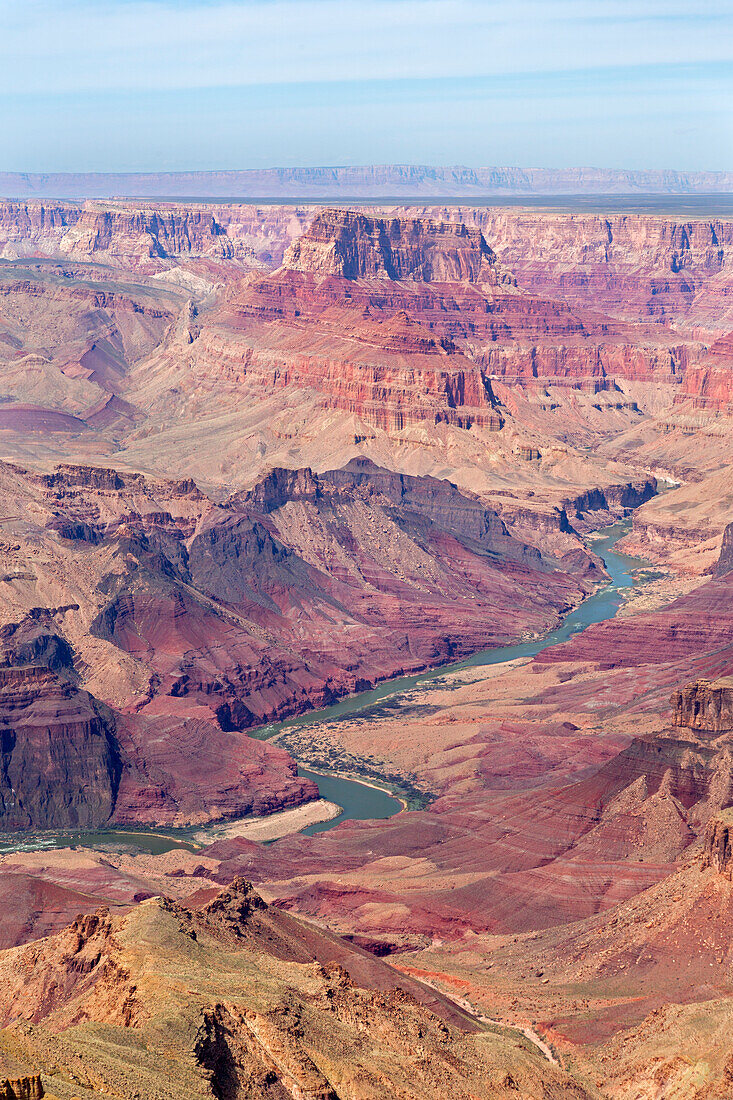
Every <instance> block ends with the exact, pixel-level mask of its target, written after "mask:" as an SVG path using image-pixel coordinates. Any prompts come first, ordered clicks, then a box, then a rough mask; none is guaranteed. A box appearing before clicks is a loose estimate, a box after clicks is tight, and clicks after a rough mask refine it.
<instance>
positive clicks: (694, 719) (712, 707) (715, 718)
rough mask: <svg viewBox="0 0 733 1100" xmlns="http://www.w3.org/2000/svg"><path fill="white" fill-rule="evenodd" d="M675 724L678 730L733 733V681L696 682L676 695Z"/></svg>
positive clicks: (674, 696)
mask: <svg viewBox="0 0 733 1100" xmlns="http://www.w3.org/2000/svg"><path fill="white" fill-rule="evenodd" d="M670 702H671V704H672V720H673V722H674V724H675V725H676V726H684V727H686V728H687V729H691V730H701V731H704V732H710V733H722V732H724V731H727V730H733V679H731V678H725V679H721V680H696V681H695V683H694V684H687V685H686V686H685V687H683V688H680V689H679V690H678V691H676V692H675V693H674V695H673V696H672V699H671V700H670Z"/></svg>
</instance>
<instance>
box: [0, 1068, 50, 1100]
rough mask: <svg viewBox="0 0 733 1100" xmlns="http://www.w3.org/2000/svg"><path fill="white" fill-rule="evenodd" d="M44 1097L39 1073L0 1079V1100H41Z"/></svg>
mask: <svg viewBox="0 0 733 1100" xmlns="http://www.w3.org/2000/svg"><path fill="white" fill-rule="evenodd" d="M45 1095H46V1093H45V1091H44V1088H43V1082H42V1081H41V1075H40V1073H32V1074H27V1075H25V1076H23V1077H0V1100H42V1098H43V1097H44V1096H45Z"/></svg>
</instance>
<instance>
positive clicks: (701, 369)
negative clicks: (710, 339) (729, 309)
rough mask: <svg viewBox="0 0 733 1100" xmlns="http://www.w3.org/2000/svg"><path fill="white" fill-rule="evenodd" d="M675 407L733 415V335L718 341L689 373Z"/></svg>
mask: <svg viewBox="0 0 733 1100" xmlns="http://www.w3.org/2000/svg"><path fill="white" fill-rule="evenodd" d="M674 403H675V405H683V404H684V405H687V406H688V408H691V409H695V410H698V409H701V410H704V411H705V412H707V413H722V414H724V415H726V416H733V333H729V334H728V335H727V336H725V337H721V338H720V339H719V340H716V341H715V343H714V344H713V345H712V346H711V347H710V349H709V350H708V352H707V354H706V355H705V356H704V357H703V358H702V359H701V361H700V362H699V363H697V364H695V365H694V366H692V367H690V368H689V369H688V371H687V372H686V374H685V379H684V383H683V385H682V386H681V388H680V392H679V393H677V394H675V398H674Z"/></svg>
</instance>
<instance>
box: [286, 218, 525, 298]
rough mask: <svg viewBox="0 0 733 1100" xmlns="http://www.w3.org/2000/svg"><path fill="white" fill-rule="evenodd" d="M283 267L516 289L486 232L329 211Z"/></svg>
mask: <svg viewBox="0 0 733 1100" xmlns="http://www.w3.org/2000/svg"><path fill="white" fill-rule="evenodd" d="M283 266H284V267H286V268H288V269H290V270H292V271H307V272H311V273H312V274H314V275H337V276H341V277H343V278H345V279H374V278H384V279H396V280H400V279H414V280H416V281H419V282H424V283H430V282H438V283H452V282H463V281H466V282H470V283H476V282H486V283H488V284H490V285H492V286H495V285H496V284H497V283H498V282H506V283H507V285H511V282H512V280H511V277H510V276H509V275H508V274H507V273H505V272H503V271H501V269H499V267H498V265H497V261H496V255H495V254H494V252H493V251H492V249H491V248H489V246H488V245H487V243H486V241H485V239H484V237H483V234H482V233H481V231H480V230H479V229H477V228H475V227H473V226H466V225H464V224H462V223H461V222H456V221H452V222H449V221H446V222H438V221H433V220H427V219H416V218H412V219H409V218H373V217H369V216H367V215H366V214H361V213H357V212H355V211H352V210H324V211H321V212H319V213H317V214H316V216H315V217H314V219H313V221H312V222H311V224H310V226H309V227H308V229H307V230H306V232H305V233H304V234H303V236H302V237H300V238H299V239H298V240H297V241H295V242H294V243H293V244H292V245H291V246H290V248H289V249H288V251H287V252H286V253H285V258H284V260H283Z"/></svg>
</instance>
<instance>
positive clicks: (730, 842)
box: [701, 810, 733, 879]
mask: <svg viewBox="0 0 733 1100" xmlns="http://www.w3.org/2000/svg"><path fill="white" fill-rule="evenodd" d="M701 866H702V868H703V870H705V869H707V868H708V867H712V868H714V870H716V871H717V872H718V874H720V875H725V876H726V878H729V879H733V814H732V813H731V811H730V810H727V811H725V812H723V813H721V814H718V816H717V817H714V818H713V819H712V820H711V821H710V823H709V825H708V827H707V829H706V831H705V841H704V848H703V853H702V857H701Z"/></svg>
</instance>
